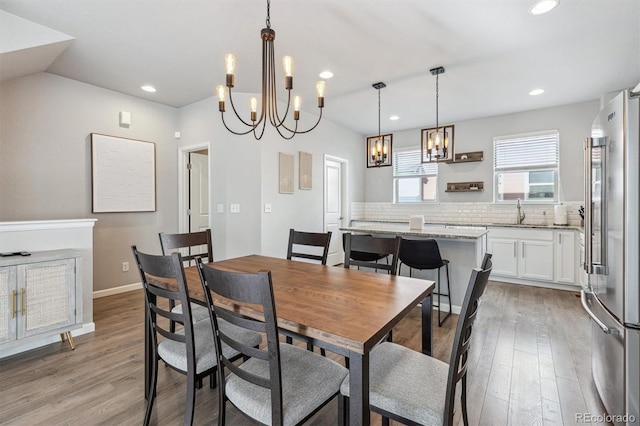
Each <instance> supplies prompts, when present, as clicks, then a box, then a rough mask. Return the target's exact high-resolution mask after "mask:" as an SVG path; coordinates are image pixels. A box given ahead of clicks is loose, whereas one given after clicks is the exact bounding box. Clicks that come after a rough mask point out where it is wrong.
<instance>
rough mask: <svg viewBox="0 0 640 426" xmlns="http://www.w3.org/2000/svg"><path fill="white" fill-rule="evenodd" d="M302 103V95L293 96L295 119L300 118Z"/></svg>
mask: <svg viewBox="0 0 640 426" xmlns="http://www.w3.org/2000/svg"><path fill="white" fill-rule="evenodd" d="M301 103H302V101H301V100H300V96H296V97H295V98H293V119H294V120H296V121H297V120H299V119H300V104H301Z"/></svg>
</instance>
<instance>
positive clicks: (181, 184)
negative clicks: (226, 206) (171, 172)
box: [178, 141, 213, 232]
mask: <svg viewBox="0 0 640 426" xmlns="http://www.w3.org/2000/svg"><path fill="white" fill-rule="evenodd" d="M202 149H206V150H208V151H209V170H208V174H209V176H208V178H207V179H209V180H210V179H211V142H208V141H207V142H202V143H200V144H196V145H187V146H182V147H180V148H178V232H187V231H188V229H189V218H188V217H187V214H186V212H187V208H186V206H187V204H188V200H187V196H188V194H189V192H188V191H185V185H186V179H185V176H186V170H187V166H186V165H187V161H188V157H189V153H190V152H193V151H200V150H202ZM209 191H211V185H209ZM212 199H213V197H211V194H209V212H212V211H213V210H211V202H212ZM212 216H213V215H211V214H209V228H211V227H212V223H211V220H212Z"/></svg>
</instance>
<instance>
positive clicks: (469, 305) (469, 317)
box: [444, 253, 493, 425]
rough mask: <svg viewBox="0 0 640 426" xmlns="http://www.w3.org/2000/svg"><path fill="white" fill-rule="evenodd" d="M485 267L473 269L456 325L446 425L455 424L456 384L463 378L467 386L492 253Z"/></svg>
mask: <svg viewBox="0 0 640 426" xmlns="http://www.w3.org/2000/svg"><path fill="white" fill-rule="evenodd" d="M487 255H488V256H487ZM483 264H484V265H485V266H486V268H485V269H482V270H481V269H477V268H476V269H473V271H472V272H471V278H469V285H468V287H467V292H466V293H465V296H464V301H463V302H462V309H461V311H460V318H459V319H458V326H457V327H456V335H455V338H454V340H453V349H452V351H451V358H450V360H449V377H448V381H447V393H446V399H445V411H444V415H445V422H444V424H446V425H451V424H453V410H454V406H455V397H456V386H457V384H458V382H459V381H460V380H463V383H462V384H463V386H466V375H467V357H468V354H469V347H470V346H471V332H472V329H473V323H474V322H475V320H476V317H477V314H478V306H479V304H480V297H481V296H482V294H483V293H484V289H485V287H486V286H487V282H488V281H489V275H490V274H491V268H492V266H493V265H492V262H491V254H489V253H487V254H486V255H485V258H484V260H483Z"/></svg>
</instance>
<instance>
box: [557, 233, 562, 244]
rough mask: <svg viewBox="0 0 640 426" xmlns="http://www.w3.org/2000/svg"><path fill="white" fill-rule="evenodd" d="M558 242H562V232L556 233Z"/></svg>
mask: <svg viewBox="0 0 640 426" xmlns="http://www.w3.org/2000/svg"><path fill="white" fill-rule="evenodd" d="M558 244H562V234H558Z"/></svg>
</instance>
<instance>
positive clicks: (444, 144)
mask: <svg viewBox="0 0 640 426" xmlns="http://www.w3.org/2000/svg"><path fill="white" fill-rule="evenodd" d="M429 71H430V72H431V75H435V76H436V127H435V128H430V129H422V143H421V151H422V162H423V163H431V162H434V161H451V160H452V159H453V125H449V126H440V123H439V117H438V114H439V110H438V99H439V97H440V89H439V77H438V76H439V75H440V74H444V68H443V67H436V68H432V69H430V70H429Z"/></svg>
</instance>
